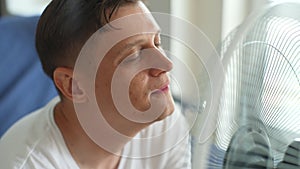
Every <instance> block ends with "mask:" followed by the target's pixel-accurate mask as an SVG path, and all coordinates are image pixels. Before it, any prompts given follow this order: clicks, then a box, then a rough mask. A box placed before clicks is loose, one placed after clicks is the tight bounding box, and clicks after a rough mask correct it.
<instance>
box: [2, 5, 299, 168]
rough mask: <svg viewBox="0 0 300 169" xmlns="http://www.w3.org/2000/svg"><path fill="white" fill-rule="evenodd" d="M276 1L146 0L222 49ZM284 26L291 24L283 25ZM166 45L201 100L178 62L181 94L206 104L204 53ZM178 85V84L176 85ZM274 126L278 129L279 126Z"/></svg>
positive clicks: (37, 9) (27, 10) (167, 41)
mask: <svg viewBox="0 0 300 169" xmlns="http://www.w3.org/2000/svg"><path fill="white" fill-rule="evenodd" d="M274 1H279V0H147V1H146V4H147V5H148V7H149V8H150V10H151V11H152V12H162V13H167V14H172V15H173V16H176V17H179V18H182V19H184V20H186V21H187V22H189V23H191V24H193V25H195V26H197V27H198V28H199V30H200V31H202V32H203V34H204V35H205V36H206V37H207V40H208V41H209V42H210V43H211V45H212V46H213V47H214V48H215V49H216V51H218V52H219V50H220V48H221V45H222V43H221V42H223V41H224V40H225V39H226V37H228V35H229V34H230V32H232V31H233V30H234V29H235V28H236V27H237V26H239V25H240V24H241V23H242V22H243V21H245V20H246V19H247V17H249V16H250V15H251V13H253V12H255V11H258V10H259V9H261V8H263V7H264V6H265V5H267V4H268V3H272V2H274ZM299 1H300V0H299ZM49 2H50V0H22V1H20V0H0V9H1V11H0V14H1V17H4V16H12V15H13V16H38V15H40V14H41V12H42V11H43V9H44V8H45V6H46V5H47V4H48V3H49ZM170 25H171V26H170V31H172V29H176V28H177V27H178V25H174V24H173V23H171V21H170ZM282 29H288V28H286V27H285V28H284V27H282ZM269 33H270V32H269ZM272 33H273V32H271V34H272ZM186 36H187V38H193V36H191V35H190V34H189V32H186ZM0 38H1V37H0ZM223 45H224V44H223ZM163 46H164V48H165V49H166V50H167V51H169V52H170V53H172V54H174V55H176V56H180V61H178V60H177V61H178V62H182V63H184V64H185V65H186V66H187V67H188V68H189V69H190V71H191V72H192V74H193V75H195V76H196V78H197V85H198V87H199V91H200V98H201V100H197V99H198V98H197V97H193V96H194V95H195V88H193V87H191V86H190V85H191V84H192V83H193V82H192V81H189V80H187V79H186V74H185V73H184V70H182V69H181V67H176V66H175V67H176V69H174V72H173V73H174V77H175V78H174V79H175V80H176V81H183V82H185V83H182V85H183V86H180V88H181V91H180V92H181V93H180V94H179V95H180V97H181V99H182V100H184V101H185V102H187V103H188V102H193V101H195V99H196V102H199V103H201V104H202V105H203V106H205V104H206V102H205V101H206V100H207V101H209V99H210V96H211V95H212V91H211V88H210V87H211V86H210V85H211V82H210V79H209V77H208V74H207V72H206V68H205V66H204V65H203V64H201V63H200V64H199V63H198V62H197V61H195V58H197V57H201V56H195V53H193V51H192V50H191V49H190V48H189V46H186V45H185V44H183V43H180V42H179V41H176V40H174V39H171V38H169V37H163ZM278 61H279V60H278ZM274 62H276V61H274ZM174 64H175V65H176V64H180V63H176V61H174ZM271 80H274V79H271ZM283 87H284V86H283ZM174 88H176V86H175V87H174ZM282 90H285V89H282ZM298 90H299V86H296V85H295V86H294V91H298ZM196 92H198V91H196ZM1 94H2V93H0V99H1ZM174 95H175V97H176V96H178V95H176V91H175V93H174ZM270 102H271V101H270ZM272 104H278V105H280V103H275V102H272ZM0 108H1V107H0ZM196 111H198V112H196V113H199V114H200V115H199V116H198V117H197V119H198V120H197V121H196V124H195V126H196V127H197V128H196V131H193V132H195V135H197V134H199V133H198V132H199V131H200V130H201V124H202V122H203V119H204V117H205V115H203V113H202V114H201V110H200V111H199V109H197V110H196ZM226 115H228V114H226ZM230 115H233V113H231V114H229V116H230ZM286 115H287V116H285V118H286V119H287V121H293V120H294V119H293V116H289V115H288V114H286ZM219 118H220V119H219V121H221V122H223V121H225V120H226V118H228V117H222V116H220V117H219ZM0 122H1V121H0ZM276 123H277V122H276ZM223 124H224V125H223V126H221V127H222V128H221V129H219V130H220V131H219V133H221V134H220V135H222V132H223V131H224V130H223V129H224V128H229V126H230V125H231V124H227V123H225V122H224V123H223ZM278 124H280V123H278ZM290 124H291V123H290ZM293 125H294V126H292V125H291V126H290V128H284V130H282V128H281V129H280V130H281V131H284V132H289V131H292V130H293V128H294V129H295V128H296V129H298V128H299V123H295V124H293ZM199 126H200V127H199ZM272 127H273V128H275V129H276V126H275V127H274V126H272ZM207 144H209V142H207ZM197 146H199V147H197ZM225 147H226V146H225ZM206 148H209V146H206V145H205V144H202V145H196V146H195V148H194V152H193V153H194V157H193V158H194V159H193V160H194V161H193V162H194V166H197V167H195V168H197V169H198V168H204V166H203V165H204V164H205V162H204V161H201V159H204V160H205V158H199V157H200V156H203V155H204V154H208V153H206V150H207V149H206ZM202 164H203V165H202Z"/></svg>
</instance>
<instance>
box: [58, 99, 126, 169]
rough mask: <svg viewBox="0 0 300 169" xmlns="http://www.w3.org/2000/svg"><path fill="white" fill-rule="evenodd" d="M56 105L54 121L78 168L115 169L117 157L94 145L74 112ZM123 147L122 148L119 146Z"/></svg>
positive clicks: (63, 105)
mask: <svg viewBox="0 0 300 169" xmlns="http://www.w3.org/2000/svg"><path fill="white" fill-rule="evenodd" d="M66 106H67V105H65V104H63V103H61V102H60V103H58V104H57V105H56V107H55V109H54V119H55V122H56V124H57V126H58V128H59V129H60V131H61V133H62V135H63V138H64V141H65V143H66V145H67V148H68V149H69V151H70V153H71V155H72V157H73V159H74V160H75V161H76V163H77V164H78V166H79V167H80V168H97V169H102V168H103V169H116V168H118V165H119V162H120V152H121V151H122V149H120V151H119V155H115V154H113V153H110V152H107V151H105V150H104V149H102V148H101V147H100V146H98V145H97V144H96V143H94V142H93V141H92V140H91V139H90V138H89V136H88V135H87V134H86V133H85V132H84V130H83V129H82V127H81V125H80V123H79V121H78V119H77V116H76V113H74V112H75V111H74V110H72V108H70V106H69V107H66ZM120 147H123V146H120Z"/></svg>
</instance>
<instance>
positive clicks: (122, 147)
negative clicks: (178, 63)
mask: <svg viewBox="0 0 300 169" xmlns="http://www.w3.org/2000/svg"><path fill="white" fill-rule="evenodd" d="M107 23H108V24H107ZM159 32H160V30H159V27H158V25H157V24H156V23H155V21H154V19H153V17H152V16H151V14H149V11H148V9H147V8H146V6H145V5H144V4H143V2H141V1H138V0H102V1H101V0H89V1H88V0H53V1H52V2H51V3H50V4H49V5H48V7H47V8H46V9H45V11H44V12H43V14H42V16H41V18H40V21H39V23H38V27H37V33H36V46H37V51H38V54H39V56H40V59H41V62H42V65H43V68H44V71H45V72H46V74H47V75H48V76H49V77H50V78H52V79H53V81H54V84H55V86H56V87H57V89H58V91H59V94H60V98H55V99H53V100H52V101H50V102H49V103H48V105H46V106H45V107H44V108H42V109H40V110H37V111H36V112H34V113H32V114H30V115H29V116H27V117H25V118H23V119H22V120H20V121H19V122H18V123H16V124H15V125H14V126H13V127H12V128H11V129H10V130H9V131H8V132H7V133H6V134H5V135H4V136H3V137H2V140H1V146H0V155H1V160H0V162H1V166H3V168H63V169H66V168H71V169H75V168H83V169H84V168H93V169H94V168H97V169H102V168H103V169H114V168H124V169H131V168H132V169H133V168H143V169H159V168H161V169H167V168H170V169H176V168H190V159H189V158H190V149H189V143H188V130H186V126H185V123H184V121H183V120H182V117H181V116H180V113H173V112H174V103H173V99H172V96H171V94H170V91H169V82H170V79H169V77H168V74H167V73H168V71H170V70H171V69H172V63H171V61H170V60H169V59H168V58H167V57H166V56H165V54H164V53H163V51H162V49H161V47H160V43H161V42H160V34H159ZM94 68H95V69H94ZM94 70H95V71H94ZM91 86H92V87H91ZM175 112H176V111H175ZM99 117H100V118H99ZM174 133H175V134H174Z"/></svg>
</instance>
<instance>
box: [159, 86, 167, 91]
mask: <svg viewBox="0 0 300 169" xmlns="http://www.w3.org/2000/svg"><path fill="white" fill-rule="evenodd" d="M160 91H162V92H167V91H169V86H166V87H164V88H162V89H160Z"/></svg>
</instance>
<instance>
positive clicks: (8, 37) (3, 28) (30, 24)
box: [0, 16, 57, 137]
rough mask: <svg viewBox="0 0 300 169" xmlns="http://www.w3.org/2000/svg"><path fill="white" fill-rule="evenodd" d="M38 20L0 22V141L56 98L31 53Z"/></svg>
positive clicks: (37, 60) (33, 47) (33, 54)
mask: <svg viewBox="0 0 300 169" xmlns="http://www.w3.org/2000/svg"><path fill="white" fill-rule="evenodd" d="M37 22H38V17H17V16H9V17H8V16H7V17H2V18H0V58H1V59H0V80H1V82H0V137H1V136H2V135H3V134H4V132H5V131H7V129H8V128H9V127H10V126H11V125H12V124H13V123H15V122H16V121H17V120H19V119H20V118H21V117H23V116H25V115H26V114H28V113H30V112H31V111H33V110H35V109H37V108H39V107H42V106H43V105H44V104H46V103H47V102H48V101H49V100H50V99H51V98H53V97H54V96H56V95H57V92H56V89H55V87H54V85H53V83H52V81H51V80H50V78H48V77H47V76H46V75H45V74H44V72H43V71H42V67H41V64H40V62H39V59H38V56H37V52H36V49H35V29H36V25H37Z"/></svg>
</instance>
